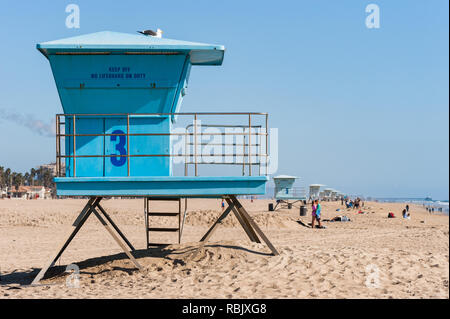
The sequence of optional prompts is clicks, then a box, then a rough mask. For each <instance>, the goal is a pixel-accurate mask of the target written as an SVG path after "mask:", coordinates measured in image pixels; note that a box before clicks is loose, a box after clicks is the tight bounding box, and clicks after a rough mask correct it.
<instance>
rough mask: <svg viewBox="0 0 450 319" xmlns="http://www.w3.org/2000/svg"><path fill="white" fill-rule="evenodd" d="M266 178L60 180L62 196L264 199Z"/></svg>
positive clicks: (156, 177) (58, 185)
mask: <svg viewBox="0 0 450 319" xmlns="http://www.w3.org/2000/svg"><path fill="white" fill-rule="evenodd" d="M267 181H268V178H267V177H266V176H242V177H241V176H239V177H224V176H218V177H216V176H208V177H206V176H202V177H192V176H180V177H168V176H153V177H152V176H149V177H143V176H139V177H75V178H67V177H59V178H55V182H56V185H57V195H60V196H152V195H153V196H155V195H156V196H187V197H188V196H217V197H220V196H221V195H263V194H265V185H266V183H267Z"/></svg>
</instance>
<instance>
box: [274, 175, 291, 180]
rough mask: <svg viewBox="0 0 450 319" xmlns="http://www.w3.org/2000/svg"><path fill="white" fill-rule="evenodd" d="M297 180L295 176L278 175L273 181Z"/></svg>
mask: <svg viewBox="0 0 450 319" xmlns="http://www.w3.org/2000/svg"><path fill="white" fill-rule="evenodd" d="M290 178H293V179H297V176H289V175H278V176H274V177H273V179H290Z"/></svg>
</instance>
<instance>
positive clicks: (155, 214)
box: [144, 197, 181, 249]
mask: <svg viewBox="0 0 450 319" xmlns="http://www.w3.org/2000/svg"><path fill="white" fill-rule="evenodd" d="M151 201H171V202H178V212H177V213H174V212H155V211H153V212H151V211H150V202H151ZM144 212H145V229H146V231H145V233H146V238H147V249H148V248H150V247H155V246H156V247H157V246H164V245H170V244H171V243H156V242H150V240H151V237H150V232H159V233H161V232H171V233H178V243H180V242H181V231H180V230H181V198H180V197H146V198H144ZM150 217H178V227H151V226H150Z"/></svg>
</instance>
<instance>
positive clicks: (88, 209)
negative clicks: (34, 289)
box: [31, 197, 142, 285]
mask: <svg viewBox="0 0 450 319" xmlns="http://www.w3.org/2000/svg"><path fill="white" fill-rule="evenodd" d="M101 200H102V197H91V198H90V199H89V201H88V202H87V204H86V206H84V208H83V210H82V211H81V213H80V215H78V217H77V219H76V220H75V222H74V223H73V225H72V226H73V227H74V228H73V229H72V231H71V232H70V233H69V236H68V238H67V239H66V241H64V243H63V245H62V246H61V248H60V249H59V250H58V252H57V253H56V256H55V257H53V258H52V259H50V261H49V262H48V263H47V264H46V265H45V266H44V267H43V268H42V269H41V270H40V271H39V273H38V274H37V276H36V277H35V278H34V280H33V282H32V283H31V284H32V285H36V284H37V283H39V281H40V280H41V279H42V278H43V277H44V275H45V273H46V272H47V270H48V269H49V268H51V267H52V266H53V265H54V264H55V262H56V261H57V260H58V258H59V257H61V255H62V253H63V252H64V250H65V249H66V248H67V246H69V244H70V242H71V241H72V239H73V238H74V237H75V236H76V234H77V233H78V231H79V230H80V229H81V227H82V226H83V225H84V223H85V222H86V220H87V219H88V218H89V216H90V215H91V213H94V215H95V216H96V217H97V218H98V220H99V221H100V223H101V224H102V225H103V226H105V228H106V230H107V231H108V232H109V234H110V235H111V236H112V237H113V239H114V240H115V241H116V242H117V243H118V244H119V246H120V247H121V248H122V250H123V251H124V252H125V254H126V255H127V256H128V258H130V260H131V261H132V262H133V263H134V265H135V266H136V268H138V269H142V266H141V265H140V264H139V263H138V262H137V261H136V259H135V258H134V257H133V255H131V253H130V252H129V251H128V249H127V247H126V246H125V244H123V243H122V242H121V241H120V239H119V238H118V237H117V236H116V234H115V233H114V231H113V230H112V229H111V227H110V226H109V225H108V223H107V222H106V221H105V220H104V219H103V218H102V216H101V215H100V213H98V212H97V210H96V208H98V209H99V210H100V211H101V213H102V214H103V215H104V216H105V218H106V219H107V221H108V222H109V223H110V224H111V226H112V227H113V228H114V229H115V230H116V231H117V233H118V234H119V235H120V237H122V239H123V240H124V241H125V243H126V244H127V245H128V246H129V247H130V248H131V249H132V250H134V248H133V246H132V245H131V243H130V242H129V241H128V240H127V238H126V237H125V235H124V234H123V233H122V232H121V231H120V229H119V228H118V227H117V225H116V224H115V223H114V222H113V221H112V219H111V217H109V215H108V214H107V213H106V211H105V210H104V209H103V208H102V207H101V206H100V201H101Z"/></svg>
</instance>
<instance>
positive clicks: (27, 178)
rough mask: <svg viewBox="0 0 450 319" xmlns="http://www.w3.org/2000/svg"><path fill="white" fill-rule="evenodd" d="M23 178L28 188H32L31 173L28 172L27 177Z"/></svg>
mask: <svg viewBox="0 0 450 319" xmlns="http://www.w3.org/2000/svg"><path fill="white" fill-rule="evenodd" d="M23 178H24V179H25V183H26V184H27V185H28V186H30V184H31V183H30V181H31V179H30V173H28V172H26V173H25V175H24V176H23Z"/></svg>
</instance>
